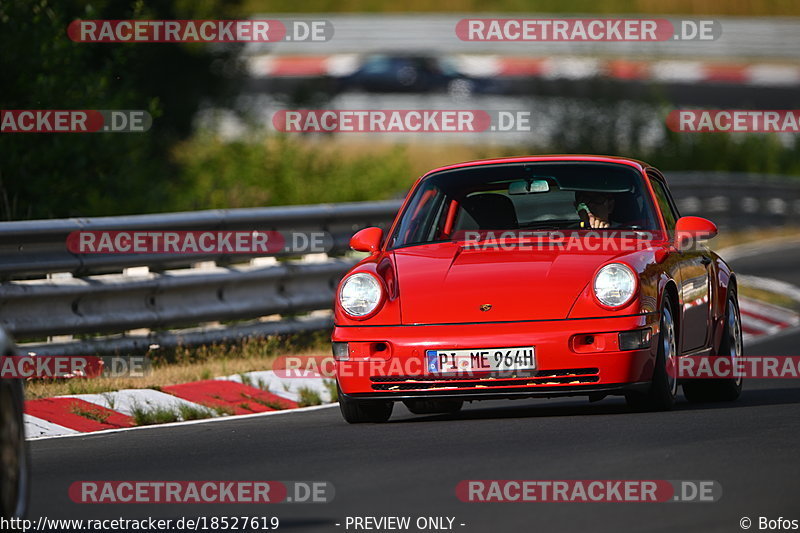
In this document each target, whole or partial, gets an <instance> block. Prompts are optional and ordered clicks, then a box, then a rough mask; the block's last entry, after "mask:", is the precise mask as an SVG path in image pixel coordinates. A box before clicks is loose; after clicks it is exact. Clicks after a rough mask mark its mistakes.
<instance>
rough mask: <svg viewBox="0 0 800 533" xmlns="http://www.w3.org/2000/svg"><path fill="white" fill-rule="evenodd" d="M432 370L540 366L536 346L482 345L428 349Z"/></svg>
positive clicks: (429, 370) (504, 368)
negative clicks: (464, 347)
mask: <svg viewBox="0 0 800 533" xmlns="http://www.w3.org/2000/svg"><path fill="white" fill-rule="evenodd" d="M425 355H426V357H427V366H428V372H431V373H436V374H440V373H450V372H456V373H458V372H509V371H514V370H536V350H535V348H534V347H533V346H522V347H514V348H479V349H475V350H426V352H425Z"/></svg>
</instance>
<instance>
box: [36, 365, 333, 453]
mask: <svg viewBox="0 0 800 533" xmlns="http://www.w3.org/2000/svg"><path fill="white" fill-rule="evenodd" d="M244 382H245V383H243V379H242V375H238V374H237V375H233V376H226V377H221V378H216V379H209V380H203V381H196V382H192V383H183V384H179V385H170V386H165V387H162V388H161V390H153V389H125V390H119V391H113V392H105V393H101V394H75V395H67V396H57V397H54V398H42V399H38V400H28V401H26V402H25V431H26V435H27V437H28V438H29V439H35V438H42V437H54V436H62V435H75V434H81V433H90V432H96V431H104V430H118V429H123V428H132V427H134V426H135V423H134V418H133V414H134V411H135V410H136V409H146V410H150V409H159V408H163V409H168V410H170V411H177V410H178V409H179V408H180V407H181V406H186V407H191V408H193V409H198V410H203V411H206V412H208V413H209V414H212V416H213V417H217V416H219V415H217V414H216V412H215V411H214V408H221V409H220V411H222V412H230V413H232V414H233V415H248V414H256V413H269V412H279V411H284V410H292V409H297V408H298V407H299V402H300V398H301V390H302V389H306V390H309V391H313V392H315V393H316V394H318V395H319V397H320V399H321V401H322V403H323V404H326V403H331V400H332V398H331V394H330V391H329V390H328V388H327V387H326V385H325V382H324V380H322V379H317V378H292V379H287V378H279V377H277V376H276V375H275V374H274V372H272V371H271V370H270V371H263V372H248V373H245V374H244ZM85 413H91V417H87V416H84V414H85ZM222 416H226V415H222Z"/></svg>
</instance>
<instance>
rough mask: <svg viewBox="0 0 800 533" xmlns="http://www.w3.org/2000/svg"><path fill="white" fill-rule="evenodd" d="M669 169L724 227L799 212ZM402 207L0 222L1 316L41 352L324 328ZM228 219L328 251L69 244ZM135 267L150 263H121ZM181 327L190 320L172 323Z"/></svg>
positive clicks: (785, 181)
mask: <svg viewBox="0 0 800 533" xmlns="http://www.w3.org/2000/svg"><path fill="white" fill-rule="evenodd" d="M667 178H668V180H669V181H670V184H671V189H672V191H673V194H674V195H675V197H676V201H677V202H678V204H679V208H680V209H681V211H682V214H684V215H686V214H698V215H703V216H707V217H708V218H711V219H712V220H714V221H715V222H717V223H718V225H719V226H720V227H721V228H723V229H726V228H730V229H742V228H745V227H758V226H776V225H785V224H788V223H792V222H793V221H796V220H798V217H800V179H797V180H795V179H793V178H786V177H776V176H753V175H745V174H726V173H696V172H695V173H680V172H674V173H669V174H668V176H667ZM399 205H400V202H399V201H389V202H365V203H349V204H338V205H316V206H291V207H270V208H258V209H232V210H215V211H198V212H187V213H165V214H154V215H137V216H123V217H102V218H87V219H67V220H34V221H20V222H4V223H0V276H2V277H3V278H4V279H5V280H6V281H4V282H2V283H0V326H2V327H4V328H5V329H6V330H7V331H8V332H9V333H11V334H12V335H13V336H15V337H16V338H17V339H18V340H29V341H33V342H31V343H28V344H22V345H21V349H24V350H27V351H33V352H36V353H41V354H91V353H109V352H142V351H146V350H147V348H148V347H149V346H150V345H152V344H158V345H160V346H174V345H178V344H199V343H213V342H225V341H229V340H233V339H237V338H242V337H245V336H252V335H269V334H276V333H289V332H297V331H306V330H315V329H322V328H325V327H329V326H330V324H331V318H330V315H325V314H319V312H322V311H324V310H328V309H330V307H331V303H332V301H333V297H334V290H335V287H336V285H337V283H338V281H339V279H340V278H341V276H342V275H343V274H344V273H345V272H346V271H347V269H349V268H350V266H351V265H352V264H353V262H354V259H352V258H346V257H341V256H343V255H344V253H345V251H346V250H347V242H348V240H349V238H350V236H351V235H352V234H353V233H354V232H355V231H356V230H358V229H360V228H362V227H366V226H372V225H376V226H382V227H387V226H388V224H389V223H390V222H391V220H392V218H393V217H394V215H395V213H396V212H397V209H398V208H399ZM223 229H225V230H237V229H238V230H250V231H252V230H272V231H290V230H291V231H326V232H328V233H330V234H331V235H332V236H333V242H334V247H333V249H332V250H331V252H330V253H329V254H328V256H322V257H319V256H316V257H314V256H309V257H307V258H305V259H300V260H296V259H288V258H284V259H282V260H280V261H279V260H277V259H275V260H272V262H271V264H266V265H265V262H266V263H270V261H269V260H267V261H265V260H264V259H252V258H250V257H248V256H241V255H219V254H218V255H200V254H197V255H194V254H193V255H178V254H163V255H142V254H117V255H111V254H105V255H78V254H73V253H71V252H69V251H68V250H67V248H66V238H67V235H68V234H69V233H70V232H72V231H79V230H95V231H99V230H107V231H118V230H128V231H132V230H138V231H143V230H171V231H173V230H185V231H190V230H193V231H198V230H223ZM337 255H338V256H340V257H336V256H337ZM131 267H147V269H146V270H145V271H144V272H139V273H137V272H136V271H135V269H134V270H133V271H130V270H126V269H131ZM309 312H311V315H306V316H303V314H304V313H309ZM245 320H250V322H241V321H245ZM234 321H235V322H234ZM220 322H224V324H223V323H220ZM229 322H232V323H229ZM209 323H210V324H209ZM180 327H189V328H188V329H181V330H176V329H174V328H180ZM143 328H144V329H145V331H144V332H142V331H138V332H137V331H135V330H142V329H143ZM56 335H65V336H67V338H58V337H56V338H53V336H56ZM73 335H75V336H84V337H85V338H82V339H81V338H74V337H72V336H73ZM97 335H104V336H102V337H98V336H97Z"/></svg>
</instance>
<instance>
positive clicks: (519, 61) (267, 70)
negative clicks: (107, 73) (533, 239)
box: [247, 54, 800, 87]
mask: <svg viewBox="0 0 800 533" xmlns="http://www.w3.org/2000/svg"><path fill="white" fill-rule="evenodd" d="M452 60H453V62H454V64H455V65H456V67H457V68H458V70H459V71H460V72H462V73H464V74H465V75H468V76H475V77H485V78H494V77H533V78H544V79H569V80H580V79H588V78H594V77H598V76H600V77H606V78H613V79H619V80H628V81H631V80H642V81H648V80H649V81H655V82H667V83H715V82H717V83H719V82H722V83H735V84H739V85H754V86H769V87H782V86H796V85H800V66H797V65H794V64H763V63H762V64H755V63H752V64H751V63H727V62H726V63H720V62H708V61H691V60H654V61H644V60H628V59H603V58H594V57H579V56H561V57H513V56H498V55H470V54H460V55H455V56H452ZM359 63H360V58H359V56H358V55H356V54H333V55H320V56H291V55H256V56H251V57H249V58H248V60H247V64H248V71H249V73H250V75H251V76H252V77H254V78H266V77H293V76H334V77H339V76H346V75H348V74H351V73H353V72H355V71H356V70H357V69H358V67H359Z"/></svg>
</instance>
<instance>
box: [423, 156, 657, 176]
mask: <svg viewBox="0 0 800 533" xmlns="http://www.w3.org/2000/svg"><path fill="white" fill-rule="evenodd" d="M542 161H551V162H559V161H563V162H565V163H566V162H576V161H586V162H592V163H617V164H623V165H629V166H632V167H634V168H636V169H638V170H640V171H644V170H646V169H648V168H652V165H649V164H647V163H645V162H644V161H639V160H638V159H631V158H629V157H617V156H611V155H585V154H561V155H558V154H552V155H530V156H518V157H501V158H495V159H478V160H475V161H466V162H464V163H456V164H453V165H447V166H443V167H439V168H435V169H433V170H431V171H430V172H426V173H425V176H428V175H429V174H433V173H435V172H440V171H442V170H452V169H455V168H467V167H476V166H482V165H499V164H504V163H528V162H542ZM423 177H424V176H423Z"/></svg>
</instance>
